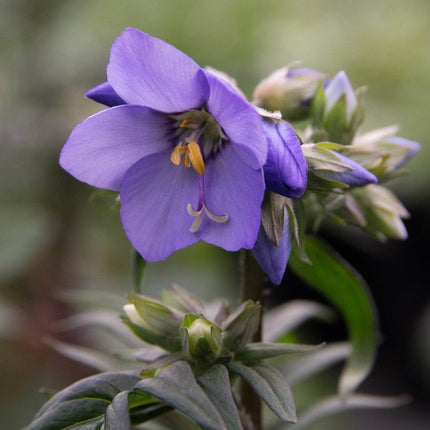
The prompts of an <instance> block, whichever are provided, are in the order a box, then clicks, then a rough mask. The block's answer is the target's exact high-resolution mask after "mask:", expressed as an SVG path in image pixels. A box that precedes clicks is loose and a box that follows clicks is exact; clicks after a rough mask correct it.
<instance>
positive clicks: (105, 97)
mask: <svg viewBox="0 0 430 430" xmlns="http://www.w3.org/2000/svg"><path fill="white" fill-rule="evenodd" d="M85 95H86V96H87V97H88V98H89V99H91V100H94V101H95V102H97V103H101V104H102V105H105V106H109V107H112V106H118V105H124V104H125V101H124V100H123V99H122V98H121V97H120V96H119V95H118V94H117V93H116V92H115V90H114V89H113V88H112V85H111V84H110V83H109V82H103V83H102V84H100V85H97V86H96V87H94V88H92V89H91V90H89V91H88V92H87V93H86V94H85Z"/></svg>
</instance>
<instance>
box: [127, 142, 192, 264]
mask: <svg viewBox="0 0 430 430" xmlns="http://www.w3.org/2000/svg"><path fill="white" fill-rule="evenodd" d="M170 153H171V151H170V150H168V151H164V152H161V153H158V154H153V155H149V156H148V157H145V158H143V159H142V160H140V161H138V162H137V163H136V164H135V165H134V166H132V167H131V168H130V169H129V170H128V171H127V173H126V175H125V177H124V182H123V186H122V188H121V194H120V197H121V219H122V223H123V226H124V230H125V232H126V234H127V237H128V238H129V240H130V242H131V243H132V245H133V246H134V248H135V249H136V250H137V251H138V252H139V253H140V254H141V255H142V257H143V258H144V259H145V260H147V261H159V260H164V259H165V258H167V257H168V256H169V255H170V254H172V253H173V252H174V251H177V250H178V249H181V248H185V247H187V246H190V245H192V244H194V243H196V242H198V240H199V238H198V237H197V236H196V235H195V234H193V233H190V231H189V229H190V226H191V224H192V222H193V217H192V216H190V215H189V214H188V212H187V204H188V203H191V205H193V206H194V207H196V206H197V203H198V199H199V185H198V175H197V174H196V172H195V171H194V170H193V169H186V168H184V166H182V165H181V166H175V165H174V164H173V163H171V162H170Z"/></svg>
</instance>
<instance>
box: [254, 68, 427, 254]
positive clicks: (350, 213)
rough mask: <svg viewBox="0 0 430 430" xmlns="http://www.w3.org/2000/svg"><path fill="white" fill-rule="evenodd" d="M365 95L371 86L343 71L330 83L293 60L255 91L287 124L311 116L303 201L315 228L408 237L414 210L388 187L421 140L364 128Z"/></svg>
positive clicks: (304, 144)
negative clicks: (326, 224) (324, 225)
mask: <svg viewBox="0 0 430 430" xmlns="http://www.w3.org/2000/svg"><path fill="white" fill-rule="evenodd" d="M364 93H365V88H364V87H361V88H358V89H357V90H354V89H353V87H352V85H351V83H350V81H349V79H348V77H347V75H346V73H345V72H343V71H341V72H339V73H338V74H337V75H336V76H335V77H334V78H333V79H331V80H330V79H329V78H328V76H327V75H325V74H324V73H321V72H318V71H316V70H313V69H307V68H302V67H299V65H298V64H297V63H294V64H292V65H289V66H287V67H285V68H283V69H279V70H276V71H275V72H273V73H272V74H271V75H269V76H268V77H267V78H266V79H264V80H263V81H262V82H261V83H260V84H259V85H258V86H257V87H256V89H255V91H254V103H255V104H256V105H257V106H258V107H260V108H264V109H267V110H277V111H280V113H281V114H282V118H283V119H284V120H286V121H290V122H293V121H296V120H307V121H308V125H307V126H306V128H305V130H304V131H303V132H301V133H300V140H301V143H302V150H303V153H304V155H305V157H306V161H307V164H308V178H307V179H308V184H307V191H306V193H305V194H304V196H303V197H302V198H301V199H300V200H301V201H302V202H303V205H302V206H303V207H304V208H305V211H304V213H305V218H306V222H307V225H309V224H311V225H312V229H313V230H314V231H315V230H316V229H318V228H319V226H320V224H321V221H322V220H324V219H325V218H330V219H332V220H335V221H336V222H337V223H339V224H341V225H344V224H352V225H355V226H358V227H359V228H361V229H362V230H364V231H366V232H368V233H370V234H372V235H374V236H375V237H377V238H378V239H380V240H385V239H386V238H388V237H391V238H396V239H404V238H406V237H407V232H406V229H405V227H404V225H403V222H402V219H404V218H407V217H408V211H407V210H406V209H405V208H404V206H403V205H402V203H401V202H400V201H399V200H398V199H397V197H396V196H395V195H394V194H393V192H392V191H390V190H389V189H388V188H386V187H385V186H384V185H383V184H384V183H385V182H386V181H387V180H389V179H392V178H394V177H397V176H399V175H400V174H401V173H402V171H401V170H400V169H401V168H402V167H403V166H404V165H405V164H406V163H407V162H408V161H409V160H410V159H411V158H412V157H413V156H414V155H415V154H416V153H417V152H418V151H419V149H420V145H419V144H418V143H416V142H413V141H411V140H407V139H404V138H402V137H399V136H397V135H396V134H397V132H398V127H397V126H390V127H385V128H381V129H376V130H373V131H370V132H367V133H360V131H359V127H360V126H361V124H362V123H363V120H364V116H365V115H364V114H365V109H364ZM266 121H267V119H266ZM302 124H303V123H301V125H302ZM272 198H273V197H272ZM290 206H291V205H290ZM295 206H296V207H297V205H295ZM288 213H289V217H290V222H289V224H290V225H292V226H295V228H296V229H297V225H296V224H297V218H298V217H297V216H296V215H295V214H294V211H293V210H291V207H290V209H289V211H288ZM282 214H283V212H282V213H280V214H278V215H277V218H282ZM273 218H276V215H275V216H273ZM301 218H302V219H303V217H301ZM303 222H304V221H303ZM284 224H285V223H284ZM287 224H288V223H287ZM302 228H303V229H304V228H305V227H302ZM268 236H269V237H270V235H268ZM290 236H291V238H294V235H293V234H291V235H290ZM272 243H273V244H274V245H276V244H275V242H274V241H273V240H272ZM296 243H297V245H299V246H300V243H298V241H297V240H296ZM273 255H274V253H273V252H272V256H273ZM272 260H273V258H272Z"/></svg>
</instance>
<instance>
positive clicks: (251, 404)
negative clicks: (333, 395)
mask: <svg viewBox="0 0 430 430" xmlns="http://www.w3.org/2000/svg"><path fill="white" fill-rule="evenodd" d="M240 270H241V290H242V301H243V302H244V301H246V300H252V301H254V302H260V304H261V306H262V309H263V305H264V301H263V299H264V284H265V278H266V275H265V274H264V272H263V270H262V269H261V267H260V266H259V265H258V263H257V262H256V261H255V259H254V257H253V255H252V253H251V251H248V250H246V249H242V250H241V251H240ZM261 340H262V314H260V324H259V327H258V330H257V332H256V334H255V336H254V339H253V341H254V342H261ZM241 401H242V406H243V407H244V409H245V412H246V413H247V414H248V416H249V418H250V419H251V421H252V427H250V428H249V429H246V430H251V429H252V430H262V428H263V423H262V409H261V400H260V398H259V397H258V396H257V395H256V394H255V392H254V391H253V390H252V388H251V387H250V386H249V385H248V384H247V383H246V382H245V381H243V382H242V385H241Z"/></svg>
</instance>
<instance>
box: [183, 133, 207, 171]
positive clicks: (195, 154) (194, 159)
mask: <svg viewBox="0 0 430 430" xmlns="http://www.w3.org/2000/svg"><path fill="white" fill-rule="evenodd" d="M187 148H188V152H187V155H188V156H189V158H190V160H191V164H192V165H193V167H194V170H195V171H196V172H197V173H198V174H199V175H203V173H205V163H204V161H203V156H202V153H201V152H200V146H199V145H198V144H197V143H196V142H194V141H192V142H190V143H189V144H188V145H187ZM184 162H185V161H184Z"/></svg>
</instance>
